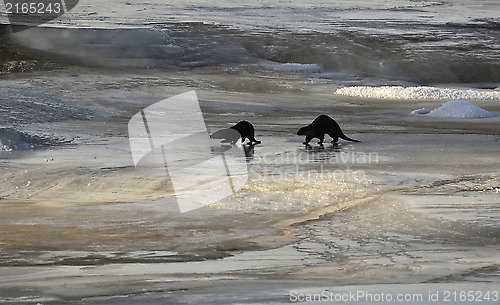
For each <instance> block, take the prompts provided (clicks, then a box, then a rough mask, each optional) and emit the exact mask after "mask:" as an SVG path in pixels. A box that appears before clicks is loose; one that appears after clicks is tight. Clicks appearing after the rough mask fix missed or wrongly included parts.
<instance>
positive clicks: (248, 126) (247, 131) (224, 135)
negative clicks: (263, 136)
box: [210, 121, 262, 145]
mask: <svg viewBox="0 0 500 305" xmlns="http://www.w3.org/2000/svg"><path fill="white" fill-rule="evenodd" d="M229 128H231V129H234V130H236V131H238V132H239V134H240V136H241V142H242V143H243V142H245V139H248V141H249V142H248V144H249V145H255V144H260V143H262V142H261V141H257V140H256V139H255V129H254V127H253V125H252V123H250V122H248V121H241V122H238V124H236V125H234V126H231V127H229ZM226 131H227V129H222V130H219V131H216V132H214V133H213V134H212V135H211V136H210V137H211V138H213V139H223V141H222V142H223V143H231V144H234V143H236V141H238V138H239V137H236V138H235V137H234V134H232V133H228V132H226Z"/></svg>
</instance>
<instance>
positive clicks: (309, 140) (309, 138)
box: [304, 136, 312, 145]
mask: <svg viewBox="0 0 500 305" xmlns="http://www.w3.org/2000/svg"><path fill="white" fill-rule="evenodd" d="M311 140H312V137H307V136H306V141H305V142H304V144H306V145H309V142H311Z"/></svg>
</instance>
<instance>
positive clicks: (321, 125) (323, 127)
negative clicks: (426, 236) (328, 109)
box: [297, 114, 361, 145]
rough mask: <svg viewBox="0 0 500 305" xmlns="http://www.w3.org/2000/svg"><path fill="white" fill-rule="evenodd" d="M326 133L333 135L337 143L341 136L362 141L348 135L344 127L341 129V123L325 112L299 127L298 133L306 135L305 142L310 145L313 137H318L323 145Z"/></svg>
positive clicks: (333, 141)
mask: <svg viewBox="0 0 500 305" xmlns="http://www.w3.org/2000/svg"><path fill="white" fill-rule="evenodd" d="M325 133H326V134H327V135H329V136H330V137H332V139H333V140H332V143H336V142H337V141H338V140H339V138H342V139H344V140H347V141H352V142H361V141H358V140H354V139H351V138H349V137H348V136H346V135H345V134H344V133H343V132H342V129H340V126H339V124H337V122H336V121H335V120H334V119H332V118H331V117H329V116H327V115H324V114H322V115H320V116H318V117H317V118H315V119H314V121H313V122H312V123H311V124H309V125H307V126H305V127H302V128H301V129H299V131H298V132H297V135H299V136H306V141H305V142H304V144H306V145H309V142H310V141H311V140H312V139H313V138H318V139H319V145H323V141H324V140H325Z"/></svg>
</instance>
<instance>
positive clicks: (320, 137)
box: [318, 135, 325, 146]
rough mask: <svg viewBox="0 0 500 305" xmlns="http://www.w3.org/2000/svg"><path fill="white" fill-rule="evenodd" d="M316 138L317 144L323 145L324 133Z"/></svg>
mask: <svg viewBox="0 0 500 305" xmlns="http://www.w3.org/2000/svg"><path fill="white" fill-rule="evenodd" d="M318 139H319V143H318V144H319V145H321V146H323V141H324V140H325V135H322V136H319V137H318Z"/></svg>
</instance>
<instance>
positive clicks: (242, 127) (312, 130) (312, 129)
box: [211, 114, 361, 145]
mask: <svg viewBox="0 0 500 305" xmlns="http://www.w3.org/2000/svg"><path fill="white" fill-rule="evenodd" d="M229 128H232V129H234V130H237V131H238V132H239V133H240V135H241V142H244V141H245V139H247V138H248V141H249V142H248V144H249V145H255V144H260V143H261V141H257V140H256V139H255V129H254V127H253V125H252V123H250V122H248V121H241V122H239V123H238V124H236V125H234V126H231V127H229ZM325 133H326V134H327V135H329V136H330V137H332V139H333V140H332V143H336V142H337V141H338V140H339V138H342V139H344V140H347V141H352V142H361V141H358V140H354V139H351V138H349V137H348V136H346V135H345V134H344V133H343V132H342V129H340V126H339V124H337V122H336V121H335V120H334V119H332V118H331V117H329V116H327V115H324V114H322V115H320V116H318V117H317V118H315V119H314V121H313V122H312V123H311V124H309V125H307V126H305V127H302V128H300V129H299V131H298V132H297V135H299V136H306V141H305V142H304V144H305V145H309V142H310V141H311V140H312V139H313V138H318V139H319V143H318V144H319V145H323V141H324V140H325ZM221 136H222V134H221V133H220V131H218V132H215V133H214V134H212V136H211V137H212V138H215V139H221V138H224V137H221ZM236 141H237V139H236V140H234V139H232V140H227V141H226V142H232V143H235V142H236Z"/></svg>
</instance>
